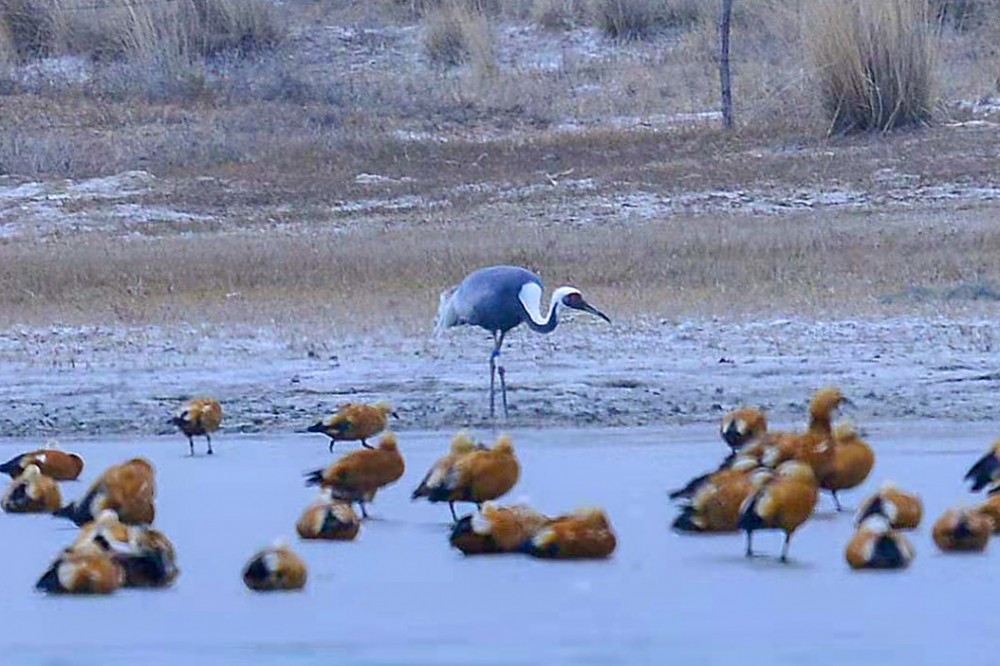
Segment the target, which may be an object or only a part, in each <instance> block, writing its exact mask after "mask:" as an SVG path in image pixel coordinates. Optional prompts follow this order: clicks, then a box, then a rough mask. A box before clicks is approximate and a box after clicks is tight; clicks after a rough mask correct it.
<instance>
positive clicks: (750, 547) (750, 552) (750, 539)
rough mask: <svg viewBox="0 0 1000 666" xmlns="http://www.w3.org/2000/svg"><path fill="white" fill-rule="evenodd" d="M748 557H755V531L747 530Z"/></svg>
mask: <svg viewBox="0 0 1000 666" xmlns="http://www.w3.org/2000/svg"><path fill="white" fill-rule="evenodd" d="M747 557H753V532H751V531H749V530H747Z"/></svg>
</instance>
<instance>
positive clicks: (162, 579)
mask: <svg viewBox="0 0 1000 666" xmlns="http://www.w3.org/2000/svg"><path fill="white" fill-rule="evenodd" d="M114 558H115V561H116V562H118V564H119V565H121V567H122V569H123V570H124V571H125V586H126V587H169V586H170V585H171V584H172V583H173V582H174V579H175V578H177V576H178V574H179V573H180V569H178V567H177V552H176V550H175V549H174V544H173V543H171V541H170V539H168V538H167V536H166V535H165V534H164V533H163V532H161V531H159V530H155V529H153V528H152V527H149V526H147V525H130V526H129V549H127V550H124V551H122V552H117V553H115V555H114Z"/></svg>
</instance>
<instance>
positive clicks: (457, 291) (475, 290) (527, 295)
mask: <svg viewBox="0 0 1000 666" xmlns="http://www.w3.org/2000/svg"><path fill="white" fill-rule="evenodd" d="M561 307H568V308H573V309H574V310H583V311H584V312H589V313H591V314H593V315H597V316H598V317H600V318H601V319H603V320H604V321H606V322H608V323H611V319H610V318H608V316H607V315H606V314H604V313H603V312H601V311H600V310H598V309H597V308H595V307H593V306H592V305H590V304H589V303H587V301H585V300H584V299H583V294H581V293H580V290H579V289H576V288H575V287H565V286H564V287H559V288H558V289H556V290H555V291H554V292H552V298H551V299H550V301H549V309H548V312H547V313H545V314H544V315H543V314H542V280H541V279H540V278H539V277H538V276H537V275H535V274H534V273H532V272H531V271H529V270H528V269H526V268H520V267H518V266H489V267H487V268H480V269H478V270H475V271H473V272H471V273H469V274H468V275H467V276H466V277H465V279H464V280H462V282H461V283H459V284H457V285H455V286H454V287H452V288H450V289H448V290H447V291H445V292H443V293H442V294H441V305H440V307H439V308H438V315H437V322H436V325H435V332H437V333H440V332H441V331H443V330H444V329H446V328H450V327H452V326H463V325H469V326H479V327H480V328H484V329H486V330H487V331H489V332H490V333H492V334H493V352H492V353H491V354H490V417H491V418H492V417H494V416H495V415H496V408H495V404H496V399H495V394H496V375H497V374H499V375H500V393H501V396H502V400H503V411H504V416H507V382H506V371H505V370H504V367H503V365H501V364H500V363H498V360H499V358H500V349H501V347H503V339H504V336H505V335H507V332H508V331H509V330H511V329H512V328H515V327H517V326H519V325H520V324H522V323H523V324H527V325H528V327H529V328H530V329H531V330H533V331H535V332H536V333H551V332H552V331H554V330H555V329H556V326H558V324H559V309H560V308H561Z"/></svg>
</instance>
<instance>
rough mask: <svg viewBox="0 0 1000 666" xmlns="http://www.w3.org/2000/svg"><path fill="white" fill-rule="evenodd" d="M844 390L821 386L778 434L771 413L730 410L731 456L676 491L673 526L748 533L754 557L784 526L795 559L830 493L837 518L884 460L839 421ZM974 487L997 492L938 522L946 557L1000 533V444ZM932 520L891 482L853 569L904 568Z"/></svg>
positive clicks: (870, 510) (861, 524)
mask: <svg viewBox="0 0 1000 666" xmlns="http://www.w3.org/2000/svg"><path fill="white" fill-rule="evenodd" d="M845 402H847V400H846V399H845V398H844V396H843V394H842V393H841V392H840V390H839V389H837V388H835V387H827V388H823V389H820V390H819V391H817V392H816V394H815V395H814V396H813V397H812V400H811V401H810V404H809V423H808V424H807V426H806V429H805V430H803V431H792V432H789V431H780V432H776V431H771V430H768V427H767V418H766V415H765V414H764V412H763V411H762V410H760V409H758V408H754V407H743V408H740V409H737V410H735V411H733V412H730V413H728V414H726V415H725V416H724V417H723V419H722V425H721V427H720V434H721V436H722V439H723V440H724V441H725V443H726V444H727V445H728V446H729V448H730V453H729V455H728V456H727V457H726V458H725V459H724V460H723V461H722V463H721V464H720V465H719V466H718V467H717V468H716V469H715V470H713V471H711V472H708V473H706V474H702V475H700V476H697V477H695V478H694V479H692V480H691V481H689V482H688V483H687V485H685V486H684V487H683V488H680V489H678V490H675V491H673V492H671V493H670V498H671V499H672V500H674V501H676V502H677V503H678V504H679V505H680V514H679V515H678V516H677V518H676V519H675V520H674V523H673V528H674V529H675V530H676V531H678V532H681V533H685V534H697V533H726V532H739V531H743V532H745V534H746V555H747V557H752V556H753V555H754V551H753V534H754V532H756V531H759V530H779V531H782V532H784V535H785V540H784V544H783V547H782V551H781V556H780V560H781V561H782V562H787V560H788V548H789V543H790V541H791V538H792V535H793V534H794V533H795V531H796V530H797V529H798V528H799V527H801V526H802V525H803V524H804V523H805V522H806V521H807V520H809V518H810V517H811V516H812V515H813V511H814V509H815V508H816V505H817V503H818V501H819V496H820V492H821V491H826V492H829V493H830V495H831V497H832V499H833V502H834V506H835V507H836V510H837V511H838V512H840V511H842V507H841V504H840V501H839V498H838V496H837V493H838V492H839V491H843V490H849V489H851V488H856V487H857V486H859V485H861V484H862V483H863V482H864V481H865V480H866V479H867V478H868V476H869V474H870V473H871V471H872V468H873V467H874V466H875V454H874V452H873V451H872V449H871V447H870V446H869V445H868V444H867V443H866V442H865V441H864V440H862V439H861V437H860V435H859V433H858V431H857V429H856V428H855V427H854V425H853V424H851V423H838V424H836V425H834V424H833V419H834V416H835V414H836V412H837V411H838V409H839V408H840V406H841V405H842V404H844V403H845ZM965 479H966V480H967V481H971V482H972V490H973V491H979V490H982V489H984V488H987V487H990V488H991V489H990V497H989V499H987V500H986V502H984V503H982V504H981V505H979V506H976V507H972V508H967V509H949V510H948V511H946V512H945V514H944V515H942V516H941V517H940V518H939V519H938V520H937V522H935V523H934V527H933V530H932V537H933V540H934V543H935V544H936V545H937V547H938V548H939V549H941V550H942V551H944V552H957V551H981V550H983V549H985V548H986V545H987V543H988V542H989V538H990V536H991V535H992V534H993V533H995V532H1000V441H998V442H997V443H996V444H994V446H993V448H992V449H991V450H990V451H989V452H988V453H987V454H986V455H984V456H983V457H982V458H981V459H980V460H979V461H978V462H976V464H975V465H973V466H972V468H971V469H970V470H969V472H968V473H967V474H966V476H965ZM922 516H923V506H922V503H921V500H920V497H919V496H917V495H915V494H913V493H909V492H906V491H904V490H901V489H899V488H897V487H896V486H895V485H893V484H892V483H885V484H883V485H882V487H881V489H880V490H879V491H878V492H877V493H876V494H874V495H872V496H871V497H869V498H867V499H865V500H864V501H863V502H862V503H861V505H860V507H859V508H858V511H857V516H856V519H855V524H856V528H857V529H856V532H855V533H854V535H853V536H852V537H851V539H850V541H849V542H848V544H847V547H846V549H845V559H846V560H847V563H848V565H849V566H850V567H851V568H853V569H900V568H905V567H907V566H908V565H909V564H910V562H911V561H912V559H913V556H914V550H913V546H912V545H911V544H910V542H909V541H908V540H907V538H906V537H905V535H904V534H903V532H904V531H906V530H912V529H914V528H916V527H917V526H918V525H919V524H920V521H921V518H922Z"/></svg>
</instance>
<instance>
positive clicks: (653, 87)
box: [0, 0, 1000, 332]
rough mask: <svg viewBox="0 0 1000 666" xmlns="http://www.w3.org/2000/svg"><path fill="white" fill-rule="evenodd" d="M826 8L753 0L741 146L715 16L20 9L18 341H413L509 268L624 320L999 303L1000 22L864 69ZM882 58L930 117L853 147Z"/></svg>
mask: <svg viewBox="0 0 1000 666" xmlns="http://www.w3.org/2000/svg"><path fill="white" fill-rule="evenodd" d="M850 1H851V2H856V1H857V0H850ZM872 2H875V0H872ZM878 2H882V3H887V5H893V4H894V5H896V6H902V5H905V6H908V7H910V8H911V9H912V6H916V5H915V4H914V3H911V2H910V1H909V0H878ZM817 3H818V5H819V6H820V8H821V9H820V10H817V9H816V7H817ZM95 5H99V6H102V7H105V8H103V9H101V8H98V9H94V8H93V7H94V6H95ZM459 5H460V6H459ZM911 5H912V6H911ZM109 6H110V7H112V8H113V9H108V8H107V7H109ZM706 6H710V9H706V8H705V7H706ZM830 6H831V3H826V0H780V1H779V0H746V1H740V0H737V2H736V10H737V13H736V17H735V25H734V49H735V51H734V67H735V69H734V81H735V86H736V89H735V99H736V105H737V108H736V113H737V120H738V124H739V126H738V128H737V129H736V131H734V132H732V133H729V134H727V133H724V132H723V131H722V130H721V129H719V124H720V123H719V121H718V119H717V117H716V115H715V114H714V109H715V108H716V101H715V100H716V76H717V74H716V71H715V64H714V44H715V41H714V32H713V30H714V21H715V9H714V7H715V6H714V3H697V2H685V1H681V0H663V1H661V2H653V1H652V0H644V1H640V0H630V1H628V2H626V1H625V0H593V1H591V2H584V1H581V0H577V1H572V0H563V1H558V0H534V1H529V0H520V1H518V2H509V3H507V2H489V1H487V0H481V1H478V2H473V1H472V0H469V1H468V2H461V3H458V4H456V2H455V1H454V0H453V1H452V2H448V1H447V0H443V1H442V2H432V1H431V0H425V1H422V2H418V1H417V0H412V1H404V0H396V1H391V0H381V1H380V2H368V3H358V2H347V1H346V0H323V1H321V2H314V1H306V0H290V1H289V2H286V3H282V4H281V5H274V4H271V3H269V2H266V1H264V0H261V1H260V2H247V3H237V2H232V1H230V2H221V1H219V2H213V1H210V0H175V1H174V2H172V3H159V4H154V3H152V1H151V0H150V2H146V3H143V2H141V1H140V0H135V1H134V2H124V0H107V2H106V3H93V2H90V0H85V1H84V0H81V1H80V2H76V3H74V2H70V1H69V0H59V1H57V0H0V16H2V17H3V19H4V23H2V24H0V55H2V57H0V59H2V60H3V62H4V63H5V64H4V65H3V67H2V75H0V127H2V128H3V131H2V133H0V174H4V175H3V177H2V179H0V324H2V325H11V324H15V323H28V324H46V323H52V322H66V323H107V322H123V323H129V324H148V323H152V324H156V323H170V322H184V321H187V322H199V321H210V322H213V321H218V322H231V321H249V322H253V323H259V324H261V325H273V326H281V325H282V323H283V322H290V321H295V322H297V323H298V324H306V325H315V326H317V327H329V326H335V327H338V328H339V327H343V328H347V329H361V330H368V329H373V328H380V327H389V328H394V329H399V330H401V331H404V332H412V331H415V330H421V329H423V330H425V329H426V328H427V327H428V326H429V325H430V319H431V317H432V316H433V313H434V311H435V309H436V306H437V294H438V292H439V291H441V289H443V288H444V287H445V286H447V285H449V284H451V283H453V282H454V281H455V280H456V279H458V278H460V277H461V276H462V275H463V274H464V273H465V272H467V271H468V270H470V269H471V268H474V267H476V266H479V265H483V264H489V263H501V262H510V263H517V264H523V265H525V266H529V267H532V268H535V269H537V270H539V271H540V272H541V274H542V275H543V277H544V278H545V279H546V281H547V282H548V283H550V284H551V283H554V282H563V281H575V282H576V283H578V284H579V285H580V286H581V287H583V288H584V290H585V291H586V292H587V293H588V295H589V296H591V298H592V300H593V301H594V302H595V303H598V304H601V305H602V307H604V308H605V309H607V310H608V311H610V312H612V313H615V314H617V315H618V316H624V317H632V316H642V315H652V316H667V317H678V318H679V317H685V316H697V317H700V316H723V317H735V318H742V317H752V316H755V315H758V314H760V313H762V312H765V313H772V314H782V313H783V314H796V313H797V314H805V315H810V316H812V315H815V316H828V315H830V316H837V315H854V314H872V313H875V314H878V313H882V312H898V311H914V310H918V311H929V312H930V311H933V312H941V311H942V310H947V309H952V308H959V309H962V308H977V307H979V306H980V305H981V304H982V303H984V302H985V303H987V304H989V303H991V302H993V301H995V300H1000V262H997V260H996V257H997V256H1000V226H998V225H997V224H996V223H995V221H996V220H997V218H998V217H1000V215H998V213H1000V175H998V174H1000V169H998V168H997V167H998V165H1000V50H998V46H997V45H998V44H1000V40H997V35H998V34H1000V10H997V9H994V7H993V6H992V3H987V2H985V1H983V2H979V3H975V2H972V1H971V0H966V1H964V2H957V1H956V0H950V1H948V0H936V2H934V3H932V6H931V7H930V9H929V10H928V13H927V14H926V16H927V21H928V24H927V27H926V31H925V32H924V33H922V34H921V35H920V36H919V37H913V36H912V35H910V36H909V37H907V36H906V35H904V34H903V32H901V31H902V26H901V25H896V26H895V27H894V28H892V29H893V30H896V32H892V33H891V34H892V35H895V37H894V41H892V42H891V43H892V44H894V45H895V47H894V48H898V49H899V50H900V53H895V52H891V53H886V52H884V51H877V52H872V53H870V54H869V55H867V56H866V55H865V53H864V52H863V51H856V52H855V51H852V53H854V55H855V56H856V57H854V58H853V59H852V58H846V56H845V57H844V58H840V57H838V56H837V49H838V48H839V49H844V50H845V52H847V51H850V50H851V49H852V48H856V47H852V46H851V45H850V39H849V37H850V35H847V36H845V31H844V25H843V23H841V22H840V21H841V19H838V18H837V15H836V12H832V11H830V10H829V8H830ZM114 7H117V8H116V9H114ZM163 7H166V9H164V8H163ZM824 8H825V10H824ZM920 11H923V9H922V8H921V10H920ZM45 12H51V14H46V13H45ZM94 12H114V14H113V16H114V18H116V19H117V20H116V21H114V22H110V21H107V20H98V19H106V18H108V16H110V15H107V14H97V15H95V14H94ZM144 12H146V13H144ZM149 12H161V13H160V14H155V13H149ZM163 12H166V13H163ZM171 12H172V13H171ZM888 15H893V14H892V12H891V11H890V12H889V14H887V16H888ZM49 16H50V17H54V18H49V19H46V18H44V17H49ZM893 16H895V17H896V18H895V19H894V20H897V21H905V20H912V16H913V15H912V14H905V13H897V14H894V15H893ZM39 17H42V18H39ZM907 17H909V19H907ZM29 19H30V21H35V23H30V21H29ZM886 20H889V19H886ZM922 21H923V19H921V22H920V24H921V25H924V24H923V22H922ZM635 22H638V24H637V25H634V24H635ZM29 23H30V25H29ZM112 23H114V24H115V25H116V26H117V27H116V28H115V30H114V31H112V30H111V29H110V28H108V27H107V26H108V25H111V24H112ZM626 23H628V25H629V26H632V27H627V26H626ZM205 26H208V27H209V28H210V29H207V30H206V29H205ZM199 30H202V32H199ZM871 34H876V35H884V34H887V33H885V32H881V33H880V32H878V31H875V32H873V33H871ZM879 43H880V44H884V43H885V40H880V41H879ZM914 49H916V50H917V51H915V50H914ZM858 54H861V55H858ZM897 56H899V57H897ZM866 58H868V60H866ZM876 61H878V62H882V61H886V62H888V63H889V65H890V66H892V67H896V68H897V70H895V76H897V77H900V78H898V79H892V81H890V82H889V83H886V84H885V86H887V87H886V89H889V88H891V89H892V90H893V91H894V94H895V95H896V96H897V97H898V98H899V99H900V100H901V102H900V103H899V104H898V105H897V104H896V102H891V104H892V106H891V107H889V108H888V111H887V110H886V109H882V108H878V109H875V110H874V113H869V116H868V117H874V118H875V120H874V121H873V122H874V124H875V125H876V126H879V127H880V126H882V125H881V124H880V123H882V122H884V121H886V119H887V118H891V119H895V118H897V117H903V118H905V119H907V120H909V121H912V122H913V123H916V126H911V127H905V128H899V129H897V130H896V131H892V132H885V133H883V132H879V131H874V132H871V131H869V132H864V133H851V134H841V133H834V134H831V133H830V130H831V129H835V130H847V129H857V128H858V126H864V125H865V122H861V121H858V120H856V118H859V117H861V116H849V115H848V114H847V113H846V111H845V109H846V108H847V107H846V106H845V105H846V104H848V103H850V102H852V101H853V100H852V99H849V98H848V93H844V92H843V91H844V90H853V91H854V92H851V93H849V94H850V95H855V94H856V96H857V97H858V98H860V99H861V101H860V102H859V104H861V105H862V107H864V104H866V103H867V104H869V105H871V103H872V102H871V100H872V99H873V98H874V99H876V100H877V102H878V103H880V104H881V103H887V102H886V100H887V99H889V97H888V96H887V95H882V94H876V95H874V96H873V90H872V88H871V87H866V85H865V83H864V82H865V81H866V80H867V79H865V77H864V76H861V77H859V76H857V75H856V74H857V72H853V73H852V72H834V71H832V70H833V69H835V68H836V67H838V66H841V64H842V63H844V62H849V63H854V64H853V65H843V66H844V67H849V66H854V67H861V71H862V74H863V73H864V71H865V70H864V68H865V67H866V65H865V64H864V63H865V62H869V63H871V62H876ZM858 63H861V64H858ZM833 74H838V76H834V75H833ZM887 76H888V75H887ZM921 77H923V78H921ZM890 78H891V77H890ZM899 80H901V81H902V82H903V83H905V84H906V85H902V84H900V85H899V86H896V81H899ZM859 81H860V82H861V83H860V84H859ZM852 86H853V88H852ZM894 86H895V87H894ZM831 90H832V92H831ZM838 91H839V92H838ZM878 92H879V91H878V90H876V91H875V93H878ZM831 95H833V97H832V99H833V100H834V102H833V103H832V104H833V106H832V107H831V101H830V100H831ZM865 99H867V100H868V102H865V101H864V100H865ZM893 99H896V98H893ZM831 109H835V111H831ZM893 109H898V110H899V113H893ZM841 111H844V113H841V114H840V115H838V113H840V112H841ZM869 111H872V109H871V108H869ZM126 171H144V172H148V173H149V174H152V175H153V176H154V177H155V178H153V179H151V180H150V181H149V185H148V186H147V187H143V188H140V189H139V190H137V191H134V192H129V193H111V194H110V195H108V196H103V195H101V196H97V195H70V194H67V192H69V193H72V192H78V190H74V189H73V187H71V186H70V185H71V184H72V183H83V182H90V181H88V179H94V178H99V177H106V176H114V175H116V174H120V173H123V172H126ZM33 182H34V183H50V184H52V187H53V188H55V191H57V192H58V193H59V194H58V195H56V196H42V195H38V196H32V195H25V192H26V191H27V190H26V189H25V186H26V184H29V183H33ZM123 211H124V212H123ZM129 211H134V212H135V214H134V215H132V216H131V217H130V214H129ZM164 211H167V212H164ZM5 230H6V231H5Z"/></svg>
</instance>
